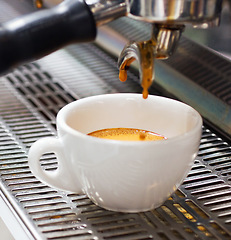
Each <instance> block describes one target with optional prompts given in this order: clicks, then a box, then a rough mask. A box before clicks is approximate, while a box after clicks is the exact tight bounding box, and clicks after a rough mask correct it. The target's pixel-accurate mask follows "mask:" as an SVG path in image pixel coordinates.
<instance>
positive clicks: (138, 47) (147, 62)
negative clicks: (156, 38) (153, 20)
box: [119, 40, 154, 99]
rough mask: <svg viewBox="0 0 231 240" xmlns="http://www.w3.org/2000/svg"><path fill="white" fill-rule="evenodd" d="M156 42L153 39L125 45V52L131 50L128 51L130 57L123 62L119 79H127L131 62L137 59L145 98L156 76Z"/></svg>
mask: <svg viewBox="0 0 231 240" xmlns="http://www.w3.org/2000/svg"><path fill="white" fill-rule="evenodd" d="M153 46H154V42H153V40H150V41H145V42H138V43H137V42H134V43H132V44H131V45H128V46H127V47H125V49H124V50H123V52H124V53H125V52H126V51H127V52H129V51H131V52H132V53H131V54H130V53H128V55H130V56H128V57H125V58H124V59H123V62H122V64H121V65H120V67H119V79H120V81H121V82H125V81H126V80H127V69H128V68H129V66H130V65H131V63H132V62H133V61H135V60H137V61H138V63H139V68H140V69H139V71H140V78H141V79H140V80H141V86H142V87H143V92H142V94H143V98H144V99H146V98H148V88H149V87H150V86H151V85H152V82H153V78H154V49H153Z"/></svg>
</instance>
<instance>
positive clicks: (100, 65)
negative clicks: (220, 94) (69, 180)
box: [0, 44, 231, 240]
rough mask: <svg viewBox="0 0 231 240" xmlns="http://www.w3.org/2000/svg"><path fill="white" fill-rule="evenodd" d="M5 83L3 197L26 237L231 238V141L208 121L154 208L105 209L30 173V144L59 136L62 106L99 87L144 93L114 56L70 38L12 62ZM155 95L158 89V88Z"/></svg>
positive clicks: (0, 152) (0, 133) (0, 144)
mask: <svg viewBox="0 0 231 240" xmlns="http://www.w3.org/2000/svg"><path fill="white" fill-rule="evenodd" d="M0 89H1V90H0V91H1V94H0V116H1V117H0V176H1V182H0V183H1V190H2V196H4V199H6V201H8V202H9V203H8V204H10V206H12V207H11V208H12V209H13V211H14V216H15V218H16V219H20V222H21V226H22V228H24V229H27V232H29V233H28V236H29V238H28V239H161V240H163V239H164V240H165V239H171V240H172V239H173V240H174V239H230V236H231V211H230V209H231V188H230V181H231V148H230V145H229V144H228V143H227V142H225V141H224V140H222V139H221V138H220V137H218V136H217V135H216V134H215V133H213V132H211V130H209V129H208V128H206V127H205V126H204V127H203V134H202V139H201V145H200V151H199V154H198V157H197V159H196V161H195V163H194V165H193V167H192V170H191V171H190V173H189V175H188V177H187V178H186V179H185V181H184V183H183V184H182V186H181V187H180V188H179V189H178V190H177V191H176V193H175V194H173V195H172V196H171V197H170V198H169V199H168V200H167V201H166V202H165V203H164V204H163V205H162V206H161V207H159V208H157V209H155V210H152V211H148V212H144V213H139V214H125V213H117V212H111V211H106V210H104V209H102V208H100V207H98V206H96V205H95V204H93V203H92V202H91V201H90V200H89V199H88V198H87V197H86V196H85V195H81V194H72V193H69V194H67V193H64V192H61V191H57V190H55V189H53V188H50V187H48V186H46V185H45V184H43V183H41V182H40V181H39V180H38V179H37V178H36V177H35V176H33V174H32V173H31V172H30V169H29V166H28V163H27V152H28V149H29V147H30V146H31V144H32V143H33V142H34V141H36V140H38V139H39V138H41V137H46V136H54V135H56V130H55V116H56V114H57V112H58V111H59V109H60V108H61V107H63V106H64V105H66V104H67V103H69V102H71V101H73V100H76V99H79V98H82V97H87V96H91V95H96V94H104V93H112V92H141V87H140V85H139V84H138V78H137V77H136V76H135V75H134V74H133V73H131V72H130V73H129V74H128V81H127V82H126V83H121V82H120V81H119V80H118V70H117V69H116V59H114V58H113V57H111V56H109V55H107V54H106V53H105V52H103V51H102V50H101V49H99V48H98V47H97V46H95V45H94V44H82V45H72V46H70V47H67V48H65V49H63V50H60V51H58V52H56V53H53V54H51V55H49V56H47V57H45V58H43V59H41V60H39V61H37V62H34V63H31V64H27V65H24V66H22V67H20V68H18V69H15V70H14V71H13V72H12V73H10V74H8V75H6V76H4V77H2V78H1V82H0ZM151 94H160V93H159V92H157V91H156V90H155V88H153V90H152V92H151ZM41 164H42V166H43V167H44V168H45V169H46V170H53V169H55V168H56V167H57V162H56V158H55V156H54V155H52V154H47V155H44V156H43V158H42V159H41ZM8 227H9V229H11V228H12V226H11V223H8ZM13 232H14V231H13Z"/></svg>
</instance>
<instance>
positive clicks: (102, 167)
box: [29, 94, 202, 212]
mask: <svg viewBox="0 0 231 240" xmlns="http://www.w3.org/2000/svg"><path fill="white" fill-rule="evenodd" d="M117 127H119V128H121V127H125V128H140V129H143V130H150V131H153V132H156V133H159V134H161V135H164V136H165V137H167V138H168V139H167V140H162V141H116V140H107V139H100V138H96V137H92V136H89V135H87V133H90V132H92V131H96V130H99V129H105V128H117ZM201 128H202V119H201V116H200V114H199V113H198V112H197V111H196V110H194V109H193V108H192V107H190V106H188V105H186V104H183V103H181V102H178V101H175V100H171V99H168V98H164V97H158V96H151V95H150V96H149V97H148V99H143V98H142V95H140V94H108V95H100V96H93V97H88V98H84V99H81V100H77V101H75V102H72V103H70V104H68V105H66V106H65V107H64V108H62V109H61V110H60V111H59V113H58V115H57V130H58V137H57V138H56V137H47V138H42V139H40V140H38V141H37V142H35V143H34V144H33V145H32V147H31V148H30V150H29V165H30V168H31V170H32V172H33V173H34V174H35V176H37V177H38V178H39V179H40V180H41V181H43V182H45V183H47V184H49V185H51V186H53V187H55V188H58V189H62V190H66V191H71V192H76V193H82V192H83V193H85V194H86V195H87V196H88V197H89V198H90V199H91V200H92V201H93V202H94V203H96V204H97V205H99V206H101V207H103V208H106V209H109V210H114V211H122V212H140V211H147V210H150V209H153V208H156V207H158V206H160V205H161V204H162V203H163V202H164V201H165V200H166V199H167V198H168V197H169V196H170V195H171V194H172V193H173V192H174V191H175V190H176V189H177V188H178V186H179V185H180V184H181V183H182V181H183V180H184V178H185V177H186V176H187V174H188V172H189V170H190V168H191V166H192V164H193V162H194V159H195V157H196V155H197V151H198V147H199V143H200V138H201ZM48 152H54V153H55V154H56V156H57V161H58V168H57V169H56V170H54V171H45V170H43V169H42V167H41V165H40V162H39V160H40V157H41V156H42V155H43V154H45V153H48Z"/></svg>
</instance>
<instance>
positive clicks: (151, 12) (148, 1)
mask: <svg viewBox="0 0 231 240" xmlns="http://www.w3.org/2000/svg"><path fill="white" fill-rule="evenodd" d="M221 5H222V0H193V1H189V0H127V11H128V13H129V14H128V16H129V17H131V18H134V19H137V20H143V21H147V22H155V23H159V22H160V23H163V22H165V23H168V24H186V23H190V24H193V25H194V26H198V27H202V28H206V27H209V26H212V25H214V26H216V25H218V24H219V18H220V14H221Z"/></svg>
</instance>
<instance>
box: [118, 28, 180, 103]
mask: <svg viewBox="0 0 231 240" xmlns="http://www.w3.org/2000/svg"><path fill="white" fill-rule="evenodd" d="M183 29H184V27H183V26H174V27H173V26H167V25H159V24H157V25H153V34H152V38H151V39H150V40H148V41H144V42H131V43H128V44H127V45H126V46H125V47H124V49H123V50H122V52H121V54H120V56H119V59H118V67H119V71H120V72H119V79H120V80H121V81H123V82H124V81H126V79H127V69H128V68H129V66H130V65H131V63H132V62H133V61H135V60H137V62H138V65H139V77H140V83H141V86H142V87H143V97H144V98H147V97H148V88H149V87H150V86H151V85H152V82H153V81H154V78H155V68H154V62H155V58H156V59H166V58H168V57H169V56H171V55H172V54H173V52H174V50H175V49H176V46H177V42H178V41H179V39H180V36H181V32H182V30H183Z"/></svg>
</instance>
